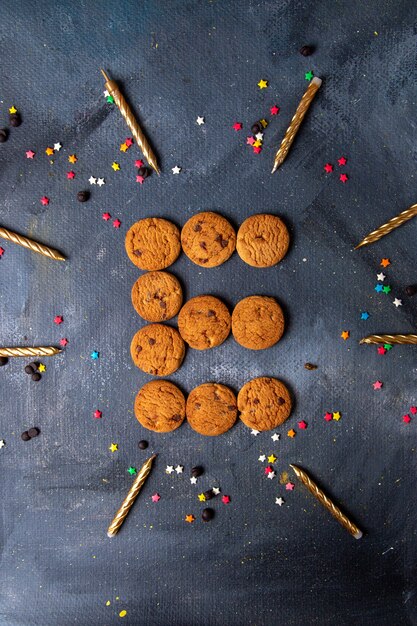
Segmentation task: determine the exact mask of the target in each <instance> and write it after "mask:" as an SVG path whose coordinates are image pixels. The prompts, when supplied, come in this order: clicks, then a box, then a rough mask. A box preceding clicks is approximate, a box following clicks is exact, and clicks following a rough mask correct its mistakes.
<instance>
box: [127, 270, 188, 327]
mask: <svg viewBox="0 0 417 626" xmlns="http://www.w3.org/2000/svg"><path fill="white" fill-rule="evenodd" d="M132 304H133V306H134V308H135V309H136V311H137V313H139V315H140V316H141V317H143V319H144V320H146V321H148V322H163V321H164V320H169V319H171V317H174V316H175V315H176V314H177V313H178V311H179V310H180V308H181V304H182V289H181V285H180V283H179V281H178V280H177V278H175V276H173V275H172V274H170V273H169V272H147V273H146V274H143V275H142V276H140V277H139V278H138V280H137V281H136V282H135V284H134V285H133V287H132Z"/></svg>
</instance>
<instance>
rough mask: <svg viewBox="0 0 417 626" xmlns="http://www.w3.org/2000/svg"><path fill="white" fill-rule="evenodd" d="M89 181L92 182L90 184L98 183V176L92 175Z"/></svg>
mask: <svg viewBox="0 0 417 626" xmlns="http://www.w3.org/2000/svg"><path fill="white" fill-rule="evenodd" d="M88 182H89V183H90V185H97V178H95V177H94V176H90V178H89V179H88Z"/></svg>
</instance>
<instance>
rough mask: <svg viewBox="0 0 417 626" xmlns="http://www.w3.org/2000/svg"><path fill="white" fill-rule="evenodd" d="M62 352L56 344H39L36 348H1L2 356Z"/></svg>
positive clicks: (52, 354)
mask: <svg viewBox="0 0 417 626" xmlns="http://www.w3.org/2000/svg"><path fill="white" fill-rule="evenodd" d="M60 352H62V350H60V349H59V348H55V347H54V346H37V347H34V348H27V347H24V348H0V356H5V357H14V356H23V357H25V356H26V357H27V356H31V357H32V356H55V354H59V353H60Z"/></svg>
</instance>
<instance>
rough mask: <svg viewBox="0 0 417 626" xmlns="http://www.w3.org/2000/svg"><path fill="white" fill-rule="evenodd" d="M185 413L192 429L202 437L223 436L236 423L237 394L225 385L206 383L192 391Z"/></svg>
mask: <svg viewBox="0 0 417 626" xmlns="http://www.w3.org/2000/svg"><path fill="white" fill-rule="evenodd" d="M185 411H186V415H187V420H188V423H189V424H190V426H191V428H192V429H193V430H195V431H196V432H198V433H200V435H210V436H215V435H222V434H223V433H225V432H226V431H228V430H229V429H230V428H231V427H232V426H233V424H234V423H235V421H236V417H237V407H236V398H235V394H234V393H233V391H232V390H231V389H229V387H226V386H225V385H218V384H216V383H205V384H204V385H200V386H199V387H195V389H193V390H192V391H191V393H190V395H189V396H188V399H187V405H186V409H185Z"/></svg>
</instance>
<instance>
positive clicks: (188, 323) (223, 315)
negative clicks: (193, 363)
mask: <svg viewBox="0 0 417 626" xmlns="http://www.w3.org/2000/svg"><path fill="white" fill-rule="evenodd" d="M230 326H231V322H230V313H229V311H228V310H227V307H226V305H225V304H223V302H222V301H221V300H219V299H218V298H215V297H214V296H197V297H196V298H191V300H188V302H186V303H185V304H184V306H183V307H182V309H181V311H180V313H179V315H178V329H179V331H180V334H181V337H182V338H183V339H184V341H186V342H187V343H188V345H189V346H190V347H191V348H194V349H195V350H207V349H208V348H214V347H215V346H219V345H220V344H221V343H223V341H225V339H227V337H228V335H229V333H230Z"/></svg>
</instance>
